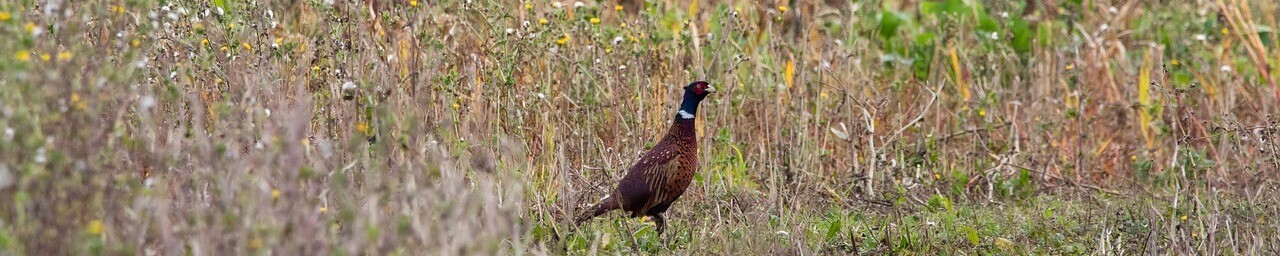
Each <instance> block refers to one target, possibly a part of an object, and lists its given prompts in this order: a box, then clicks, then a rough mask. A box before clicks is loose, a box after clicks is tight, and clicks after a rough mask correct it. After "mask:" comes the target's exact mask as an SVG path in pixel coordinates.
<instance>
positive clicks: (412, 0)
mask: <svg viewBox="0 0 1280 256" xmlns="http://www.w3.org/2000/svg"><path fill="white" fill-rule="evenodd" d="M409 6H413V7H418V0H410V1H409Z"/></svg>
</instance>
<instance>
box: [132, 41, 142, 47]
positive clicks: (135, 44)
mask: <svg viewBox="0 0 1280 256" xmlns="http://www.w3.org/2000/svg"><path fill="white" fill-rule="evenodd" d="M139 44H142V42H141V41H138V39H133V41H131V42H129V45H132V46H133V47H138V45H139Z"/></svg>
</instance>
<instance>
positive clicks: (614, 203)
mask: <svg viewBox="0 0 1280 256" xmlns="http://www.w3.org/2000/svg"><path fill="white" fill-rule="evenodd" d="M618 208H622V206H621V205H619V204H618V200H617V199H616V198H614V197H612V196H610V197H606V198H604V199H602V200H600V202H599V203H596V205H593V206H591V209H589V210H587V211H586V212H584V213H583V214H582V215H580V216H578V218H577V219H575V220H574V223H575V224H581V223H582V222H583V221H587V220H590V219H591V218H595V217H596V216H600V215H601V214H605V213H607V212H609V211H612V210H617V209H618Z"/></svg>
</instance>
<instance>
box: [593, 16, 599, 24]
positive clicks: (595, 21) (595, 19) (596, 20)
mask: <svg viewBox="0 0 1280 256" xmlns="http://www.w3.org/2000/svg"><path fill="white" fill-rule="evenodd" d="M591 24H600V18H594V17H593V18H591Z"/></svg>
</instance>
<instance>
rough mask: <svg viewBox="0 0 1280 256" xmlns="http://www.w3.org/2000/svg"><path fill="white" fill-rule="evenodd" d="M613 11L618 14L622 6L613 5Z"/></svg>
mask: <svg viewBox="0 0 1280 256" xmlns="http://www.w3.org/2000/svg"><path fill="white" fill-rule="evenodd" d="M613 10H614V11H619V12H620V11H622V5H615V6H613Z"/></svg>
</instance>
